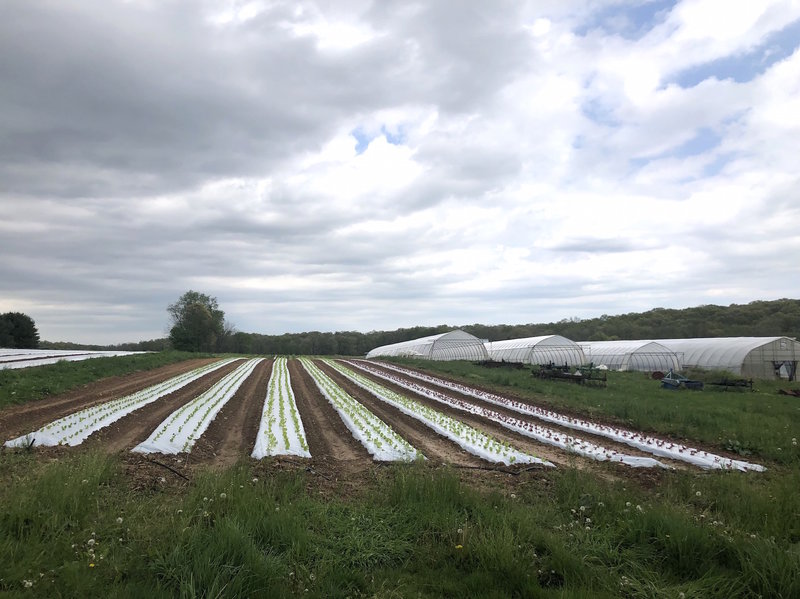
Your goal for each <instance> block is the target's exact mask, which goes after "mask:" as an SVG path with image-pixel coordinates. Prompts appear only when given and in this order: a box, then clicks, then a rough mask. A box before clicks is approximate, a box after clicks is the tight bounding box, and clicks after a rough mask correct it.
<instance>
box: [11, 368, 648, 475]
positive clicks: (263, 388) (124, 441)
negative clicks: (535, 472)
mask: <svg viewBox="0 0 800 599" xmlns="http://www.w3.org/2000/svg"><path fill="white" fill-rule="evenodd" d="M211 361H213V360H211V359H203V360H191V361H187V362H182V363H179V364H173V365H169V366H164V367H161V368H158V369H154V370H151V371H147V372H140V373H135V374H130V375H126V376H122V377H114V378H110V379H105V380H101V381H97V382H95V383H92V384H89V385H85V386H84V387H81V388H80V389H78V390H75V391H73V392H70V393H67V394H64V395H60V396H57V397H52V398H49V399H46V400H42V401H36V402H31V403H29V404H25V405H21V406H14V407H11V408H8V409H6V410H4V411H2V412H0V442H3V441H5V440H7V439H11V438H14V437H16V436H19V435H22V434H25V433H28V432H31V431H33V430H36V429H38V428H40V427H41V426H43V425H45V424H47V423H49V422H52V421H53V420H56V419H58V418H61V417H63V416H66V415H68V414H71V413H73V412H75V411H77V410H81V409H84V408H86V407H90V406H94V405H97V404H99V403H102V402H105V401H109V400H111V399H115V398H118V397H122V396H124V395H128V394H130V393H133V392H136V391H139V390H141V389H144V388H146V387H148V386H151V385H154V384H156V383H159V382H161V381H163V380H165V379H168V378H171V377H174V376H176V375H178V374H181V373H184V372H187V371H189V370H191V369H193V368H197V367H198V366H200V365H203V364H207V363H209V362H211ZM240 364H241V361H238V362H235V363H232V364H229V365H227V366H225V367H223V368H220V369H219V370H217V371H214V372H212V373H209V374H207V375H205V376H203V377H201V378H200V379H198V380H196V381H194V382H192V383H190V384H189V385H187V386H185V387H183V388H182V389H179V390H178V391H176V392H174V393H172V394H170V395H168V396H165V397H163V398H160V399H159V400H157V401H155V402H153V403H151V404H149V405H147V406H144V407H142V408H141V409H139V410H137V411H136V412H133V413H131V414H129V415H127V416H125V417H124V418H121V419H120V420H118V421H117V422H116V423H114V424H113V425H111V426H109V427H107V428H105V429H102V430H100V431H98V432H97V433H95V434H93V435H92V436H91V437H89V439H87V441H86V442H85V443H84V444H82V445H81V446H79V447H75V448H69V447H56V448H37V450H36V451H41V454H42V455H43V457H44V456H50V457H57V456H59V455H62V454H63V453H64V452H71V451H84V450H86V449H89V450H92V449H95V450H97V449H100V450H101V451H106V452H121V453H123V455H124V456H125V462H126V464H128V466H129V471H130V472H132V473H133V476H134V478H136V477H139V474H137V473H142V481H145V479H146V484H147V485H156V486H157V485H159V484H162V482H163V481H162V479H168V480H177V481H184V482H185V481H186V480H188V479H189V478H190V477H191V472H192V471H191V468H190V465H191V466H194V465H208V464H211V465H214V466H226V465H230V464H233V463H235V462H237V461H239V460H248V459H251V458H249V456H250V453H251V452H252V449H253V446H254V444H255V439H256V435H257V433H258V428H259V424H260V421H261V413H262V409H263V405H264V400H265V398H266V393H267V385H268V381H269V378H270V375H271V372H272V366H273V361H272V359H265V360H264V361H263V362H262V363H261V364H259V365H258V366H257V367H256V369H255V370H254V371H253V373H252V374H251V375H250V376H249V377H248V378H247V379H246V380H245V382H244V383H243V385H242V386H241V387H240V388H239V390H238V391H237V392H236V394H235V395H234V396H233V397H232V398H231V399H230V400H229V401H228V402H227V403H226V405H225V406H224V407H223V409H222V410H221V411H220V412H219V414H218V415H217V418H216V419H215V420H214V421H213V422H212V423H211V425H210V426H209V428H208V430H207V431H206V433H205V434H204V435H203V436H202V437H201V438H200V439H199V440H198V441H197V443H196V445H195V447H194V448H193V450H192V452H191V453H189V454H188V455H187V454H179V455H176V456H166V455H159V454H155V455H139V454H131V453H129V450H130V449H132V448H133V447H134V446H135V445H137V444H138V443H140V442H141V441H143V440H144V439H146V438H147V437H148V436H149V435H150V434H151V433H152V431H153V430H154V429H155V428H156V427H157V426H158V425H159V424H160V423H161V422H162V421H163V420H164V419H165V418H167V417H168V416H169V415H170V414H171V413H172V412H173V411H174V410H176V409H177V408H179V407H180V406H182V405H184V404H185V403H187V402H188V401H191V400H192V399H194V398H195V397H197V396H198V395H199V394H201V393H202V392H204V391H205V390H207V389H208V388H210V387H211V386H212V385H213V384H214V383H216V382H217V381H219V380H220V379H221V378H222V377H224V376H225V375H226V374H228V373H229V372H231V371H232V370H234V369H235V368H236V367H237V366H238V365H240ZM316 364H317V366H319V367H320V368H321V369H322V370H323V371H324V372H325V373H326V374H327V375H328V376H329V377H330V378H332V379H333V380H334V381H335V382H336V383H337V384H338V385H339V386H340V387H342V388H343V389H344V390H345V391H347V392H348V393H349V394H350V395H351V396H353V397H354V398H355V399H356V400H357V401H359V402H361V403H362V404H364V406H366V407H367V408H368V409H369V410H370V411H372V412H373V413H374V414H375V415H376V416H378V417H379V418H380V419H381V420H383V421H384V422H386V423H387V424H388V425H389V426H391V427H392V428H393V429H394V430H395V431H396V432H397V433H399V434H400V435H401V436H402V437H404V438H405V439H406V440H407V441H409V442H410V443H411V444H412V445H413V446H414V447H416V448H417V449H418V450H420V451H421V452H422V453H423V454H424V455H425V457H426V458H427V464H428V466H429V467H432V468H436V467H444V466H449V467H456V468H462V469H466V470H470V469H485V470H492V469H497V470H500V471H502V470H503V469H504V467H503V466H499V467H498V465H496V464H492V463H489V462H486V461H484V460H482V459H480V458H478V457H476V456H474V455H472V454H470V453H468V452H467V451H465V450H463V449H462V448H461V447H459V446H458V445H457V444H456V443H454V442H452V441H450V440H448V439H446V438H444V437H442V436H440V435H438V434H437V433H436V432H435V431H433V430H432V429H430V428H428V427H427V426H426V425H425V424H423V423H422V422H420V421H419V420H417V419H415V418H413V417H411V416H408V415H406V414H403V413H402V412H401V411H399V410H397V409H396V408H394V407H392V406H390V405H388V404H387V403H385V402H383V401H381V400H379V399H377V398H376V397H374V396H373V395H372V394H370V393H369V392H367V391H365V390H364V389H362V388H361V387H358V386H357V385H355V384H354V383H352V382H350V381H349V380H348V379H347V378H346V377H344V376H342V375H341V374H339V373H338V372H337V371H336V370H335V369H333V368H331V367H330V366H328V365H326V364H325V363H324V362H322V361H319V360H318V361H316ZM288 368H289V374H290V377H291V384H292V389H293V391H294V394H295V399H296V402H297V409H298V412H299V415H300V418H301V420H302V422H303V426H304V429H305V431H306V436H307V441H308V446H309V451H310V452H311V455H312V458H311V459H310V460H308V459H302V458H295V457H279V458H271V459H266V460H260V461H255V460H252V461H251V463H252V465H253V467H254V470H255V471H256V472H259V471H262V470H263V471H264V473H265V474H266V473H268V472H272V471H276V470H281V469H297V468H300V469H305V470H307V471H309V472H311V473H313V474H315V475H319V477H320V478H321V479H322V480H325V481H329V482H330V488H331V489H333V488H338V487H337V485H341V484H345V485H354V486H353V488H354V489H355V488H356V487H357V486H358V485H359V484H361V483H362V482H363V481H364V480H365V478H369V477H374V476H379V474H376V473H379V472H380V467H379V465H377V467H376V463H375V462H374V461H373V459H372V457H371V456H370V454H369V453H368V452H367V450H366V449H365V448H364V447H363V446H362V445H361V444H360V443H359V442H358V441H356V439H355V438H354V437H353V436H352V434H351V433H350V431H349V430H348V429H347V427H346V426H345V425H344V423H343V422H342V420H341V418H340V417H339V414H338V413H337V412H336V410H335V409H334V408H333V407H332V406H331V405H330V404H329V403H328V401H327V400H326V399H325V397H324V396H323V395H322V394H321V393H320V392H319V390H318V389H317V386H316V384H315V383H314V381H313V379H312V378H311V376H310V375H309V374H308V373H307V372H306V371H305V369H304V368H303V367H302V365H301V363H300V361H299V360H296V359H291V360H289V362H288ZM359 372H361V371H359ZM392 374H397V373H392ZM366 376H369V377H370V378H373V379H374V380H376V381H377V382H378V383H380V384H381V385H384V386H386V387H389V388H392V389H394V390H396V391H398V392H400V393H402V394H404V395H406V396H410V397H413V398H414V399H415V400H417V401H419V402H420V403H423V404H425V405H429V406H430V407H432V408H434V409H436V410H438V411H440V412H444V413H446V414H448V415H449V416H451V417H453V418H455V419H457V420H460V421H462V422H464V423H465V424H468V425H470V426H473V427H474V428H477V429H478V430H481V431H484V432H486V433H489V434H491V435H492V436H494V437H496V438H497V439H499V440H504V441H507V442H509V443H510V444H512V445H514V446H515V447H517V448H519V449H521V450H523V451H527V452H528V453H531V454H533V455H536V456H539V457H541V458H544V459H547V460H549V461H551V462H553V463H555V464H557V465H569V466H576V467H579V468H592V469H597V468H598V467H599V468H601V469H602V470H603V471H605V472H606V473H608V474H609V475H610V476H612V477H616V476H619V475H624V476H625V477H630V478H637V479H643V478H647V477H654V480H657V477H658V473H657V472H654V471H652V470H648V471H647V472H645V471H644V469H641V470H636V469H632V468H627V467H624V466H619V465H613V466H611V468H607V465H606V466H604V465H603V464H600V463H598V462H595V461H592V460H589V459H586V458H579V457H576V456H575V455H574V454H571V453H568V452H566V451H562V450H560V449H558V448H555V447H552V446H549V445H545V444H541V443H538V442H536V441H534V440H532V439H530V438H529V437H526V436H523V435H521V434H518V433H515V432H512V431H509V430H508V429H506V428H504V427H502V426H501V425H499V424H497V423H494V422H492V421H491V420H489V419H487V418H484V417H481V416H475V415H471V414H468V413H466V412H462V411H460V410H457V409H455V408H452V407H448V406H445V405H444V404H441V403H439V402H436V401H434V400H431V399H428V398H426V397H424V396H421V395H417V394H415V393H413V392H412V391H409V390H407V389H405V388H402V387H400V386H398V385H395V384H393V383H391V382H389V381H386V380H384V379H381V378H379V377H376V376H374V375H369V374H366ZM398 376H401V377H402V378H407V377H405V376H403V375H398ZM408 380H411V381H413V382H415V383H417V384H421V385H423V386H429V387H432V388H435V389H437V390H439V391H442V389H441V388H438V387H436V386H435V385H429V384H427V383H422V382H421V381H418V380H416V379H413V378H409V379H408ZM446 393H447V394H448V395H451V396H452V397H455V398H458V399H462V400H465V401H467V402H469V403H472V404H475V405H481V406H485V407H487V408H489V409H492V410H495V411H497V412H501V413H506V414H508V415H511V416H514V417H515V418H520V417H522V418H525V419H527V418H526V417H524V416H521V415H520V414H518V413H516V412H513V411H510V410H508V409H504V408H502V407H498V406H495V405H493V404H489V403H487V402H482V401H481V400H478V399H476V398H473V397H470V396H464V395H462V394H459V393H457V392H451V391H446ZM531 420H532V421H534V422H535V419H532V418H531ZM537 424H543V425H544V426H548V427H549V426H550V425H548V424H546V423H538V422H537ZM553 428H557V427H553ZM566 432H567V433H568V434H573V433H574V432H573V431H568V430H567V431H566ZM578 436H581V437H584V436H585V435H583V434H579V435H578ZM596 442H597V443H598V444H601V445H604V446H606V447H613V448H614V449H617V450H618V451H621V452H623V453H629V454H636V453H638V452H635V451H633V450H632V449H630V448H627V447H626V446H618V445H615V444H614V443H612V442H609V441H608V440H605V439H602V438H599V439H596ZM0 451H6V450H5V449H0ZM506 470H508V469H506ZM511 470H514V469H511ZM623 473H624V474H623ZM143 484H145V483H143Z"/></svg>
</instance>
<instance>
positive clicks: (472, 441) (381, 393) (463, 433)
mask: <svg viewBox="0 0 800 599" xmlns="http://www.w3.org/2000/svg"><path fill="white" fill-rule="evenodd" d="M325 363H326V364H328V365H330V366H331V367H333V368H335V369H336V370H337V371H338V372H340V373H341V374H342V375H343V376H345V377H346V378H348V379H350V380H351V381H353V382H354V383H355V384H356V385H358V386H360V387H362V388H363V389H366V390H367V391H369V392H370V393H371V394H372V395H374V396H375V397H377V398H378V399H380V400H381V401H383V402H385V403H387V404H389V405H391V406H394V407H395V408H396V409H398V410H400V411H401V412H403V413H404V414H407V415H408V416H411V417H412V418H415V419H416V420H419V421H420V422H422V423H423V424H424V425H425V426H427V427H429V428H431V429H433V430H434V431H436V432H437V433H438V434H440V435H442V436H443V437H446V438H447V439H450V440H451V441H453V442H455V443H456V444H458V445H459V446H460V447H461V448H462V449H464V450H465V451H467V452H469V453H471V454H473V455H476V456H478V457H480V458H482V459H484V460H487V461H489V462H501V463H503V464H506V465H511V464H541V465H545V466H551V467H552V466H553V464H552V463H550V462H548V461H547V460H543V459H542V458H539V457H536V456H534V455H531V454H528V453H526V452H524V451H522V450H519V449H517V448H515V447H513V446H511V445H510V444H508V443H505V442H503V441H499V440H497V439H495V438H494V437H492V436H491V435H489V434H487V433H484V432H482V431H479V430H477V429H475V428H473V427H471V426H468V425H466V424H464V423H463V422H460V421H459V420H456V419H455V418H451V417H450V416H448V415H447V414H444V413H442V412H439V411H438V410H434V409H433V408H430V407H428V406H426V405H424V404H422V403H420V402H418V401H416V400H414V399H412V398H410V397H407V396H405V395H402V394H400V393H397V392H395V391H393V390H391V389H389V388H387V387H384V386H383V385H381V384H379V383H376V382H375V381H373V380H372V379H370V378H368V377H365V376H363V375H362V374H359V373H357V372H355V371H353V370H351V369H350V368H347V367H346V366H344V365H342V364H340V363H338V362H335V361H333V360H329V359H326V360H325Z"/></svg>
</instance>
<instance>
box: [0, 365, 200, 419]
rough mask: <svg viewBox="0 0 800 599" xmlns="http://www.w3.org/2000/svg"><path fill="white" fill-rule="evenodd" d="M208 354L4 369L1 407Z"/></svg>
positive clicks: (2, 373)
mask: <svg viewBox="0 0 800 599" xmlns="http://www.w3.org/2000/svg"><path fill="white" fill-rule="evenodd" d="M207 357H210V354H193V353H190V352H178V351H166V352H154V353H147V354H134V355H130V356H116V357H109V358H92V359H91V360H82V361H80V362H67V361H62V362H57V363H55V364H47V365H44V366H36V367H34V368H18V369H7V370H0V409H2V408H4V407H6V406H9V405H14V404H21V403H26V402H29V401H35V400H39V399H43V398H45V397H49V396H50V395H57V394H59V393H66V392H67V391H71V390H72V389H75V388H76V387H80V386H81V385H85V384H86V383H90V382H92V381H95V380H97V379H101V378H105V377H110V376H120V375H124V374H130V373H132V372H137V371H140V370H151V369H153V368H158V367H159V366H166V365H167V364H174V363H175V362H182V361H184V360H189V359H192V358H207Z"/></svg>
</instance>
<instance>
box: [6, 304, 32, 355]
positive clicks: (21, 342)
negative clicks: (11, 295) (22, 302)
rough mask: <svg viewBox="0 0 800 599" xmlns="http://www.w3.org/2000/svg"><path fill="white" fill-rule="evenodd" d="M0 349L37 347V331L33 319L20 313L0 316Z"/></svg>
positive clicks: (7, 313)
mask: <svg viewBox="0 0 800 599" xmlns="http://www.w3.org/2000/svg"><path fill="white" fill-rule="evenodd" d="M0 347H10V348H16V349H35V348H37V347H39V331H38V330H37V329H36V323H35V322H33V318H31V317H30V316H28V315H27V314H23V313H22V312H6V313H5V314H0Z"/></svg>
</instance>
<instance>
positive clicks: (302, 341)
mask: <svg viewBox="0 0 800 599" xmlns="http://www.w3.org/2000/svg"><path fill="white" fill-rule="evenodd" d="M455 328H460V329H462V330H464V331H467V332H468V333H471V334H473V335H475V336H476V337H479V338H480V339H488V340H489V341H499V340H502V339H516V338H519V337H533V336H537V335H553V334H555V335H563V336H564V337H567V338H568V339H572V340H573V341H604V340H615V339H668V338H684V337H767V336H779V335H785V336H787V337H794V338H797V337H798V335H800V300H796V299H780V300H775V301H757V302H751V303H749V304H741V305H739V304H731V305H730V306H712V305H705V306H698V307H696V308H685V309H683V310H674V309H667V308H655V309H653V310H649V311H648V312H641V313H630V314H621V315H619V316H608V315H606V314H604V315H602V316H600V317H598V318H589V319H586V320H582V319H579V318H569V319H564V320H560V321H558V322H550V323H546V324H516V325H505V324H501V325H483V324H471V325H461V326H455V325H453V326H451V325H445V324H442V325H438V326H434V327H412V328H408V329H397V330H395V331H370V332H368V333H359V332H357V331H339V332H336V333H322V332H319V331H310V332H307V333H285V334H283V335H262V334H260V333H243V332H230V333H229V334H227V335H225V337H223V338H221V339H220V340H219V342H218V347H217V349H218V351H220V352H233V353H245V354H286V355H292V354H294V355H301V354H311V355H346V356H359V355H364V354H366V353H367V352H368V351H369V350H371V349H373V348H375V347H378V346H380V345H387V344H389V343H398V342H400V341H407V340H409V339H416V338H418V337H425V336H427V335H435V334H437V333H444V332H447V331H450V330H452V329H455ZM40 346H41V347H43V348H48V349H119V350H129V351H137V350H138V351H161V350H164V349H169V339H167V338H164V339H152V340H150V341H141V342H138V343H122V344H120V345H112V346H100V345H78V344H73V343H60V342H56V343H52V342H47V341H43V342H41V344H40Z"/></svg>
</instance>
